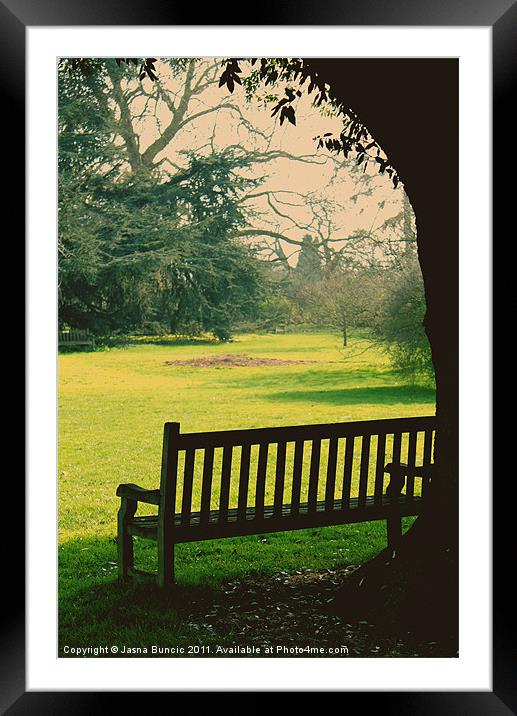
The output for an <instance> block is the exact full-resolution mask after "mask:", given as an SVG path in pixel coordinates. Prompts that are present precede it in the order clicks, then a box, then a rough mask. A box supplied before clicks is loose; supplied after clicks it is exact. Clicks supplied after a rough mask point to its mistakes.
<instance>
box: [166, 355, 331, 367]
mask: <svg viewBox="0 0 517 716" xmlns="http://www.w3.org/2000/svg"><path fill="white" fill-rule="evenodd" d="M303 363H317V361H314V360H290V359H282V358H252V357H251V356H246V355H239V354H237V353H225V354H222V355H213V356H204V357H203V358H192V359H191V360H168V361H165V365H188V366H192V367H194V368H217V367H221V368H255V367H259V366H264V365H295V364H298V365H299V364H303Z"/></svg>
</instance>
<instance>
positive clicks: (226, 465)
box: [219, 445, 233, 522]
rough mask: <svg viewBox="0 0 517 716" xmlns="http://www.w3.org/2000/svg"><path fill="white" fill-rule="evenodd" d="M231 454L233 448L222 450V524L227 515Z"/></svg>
mask: <svg viewBox="0 0 517 716" xmlns="http://www.w3.org/2000/svg"><path fill="white" fill-rule="evenodd" d="M232 452H233V447H232V446H231V445H229V446H228V447H225V448H224V450H223V465H222V469H221V492H220V496H219V518H220V520H221V521H222V522H224V521H225V520H226V517H227V515H228V506H229V504H230V480H231V476H232Z"/></svg>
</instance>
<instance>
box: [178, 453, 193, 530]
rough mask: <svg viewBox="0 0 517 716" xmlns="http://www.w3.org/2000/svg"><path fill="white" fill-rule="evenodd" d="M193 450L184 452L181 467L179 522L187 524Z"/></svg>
mask: <svg viewBox="0 0 517 716" xmlns="http://www.w3.org/2000/svg"><path fill="white" fill-rule="evenodd" d="M195 454H196V451H195V450H187V451H186V453H185V467H184V469H183V494H182V498H181V524H182V525H188V524H189V522H190V513H191V508H192V483H193V481H194V459H195Z"/></svg>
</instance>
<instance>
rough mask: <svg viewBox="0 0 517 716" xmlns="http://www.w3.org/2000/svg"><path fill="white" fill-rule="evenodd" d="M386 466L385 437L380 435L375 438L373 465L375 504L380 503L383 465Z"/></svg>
mask: <svg viewBox="0 0 517 716" xmlns="http://www.w3.org/2000/svg"><path fill="white" fill-rule="evenodd" d="M385 464H386V435H385V433H381V434H380V435H379V436H378V437H377V460H376V463H375V487H374V493H373V494H374V498H375V503H376V504H379V503H381V502H382V493H383V488H384V465H385Z"/></svg>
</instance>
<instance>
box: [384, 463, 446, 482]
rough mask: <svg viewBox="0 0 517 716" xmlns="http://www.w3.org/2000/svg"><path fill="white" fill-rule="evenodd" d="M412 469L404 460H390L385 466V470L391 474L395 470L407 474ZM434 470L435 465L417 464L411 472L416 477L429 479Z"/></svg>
mask: <svg viewBox="0 0 517 716" xmlns="http://www.w3.org/2000/svg"><path fill="white" fill-rule="evenodd" d="M409 471H410V468H409V465H406V463H404V462H389V463H388V464H387V465H386V466H385V467H384V472H388V473H389V474H390V475H391V474H393V473H394V472H398V473H399V474H400V475H404V476H406V475H407V474H408V472H409ZM433 471H434V465H432V464H431V465H417V466H415V467H413V468H411V473H412V474H413V476H414V477H420V478H421V479H422V480H424V479H429V478H430V477H431V476H432V474H433Z"/></svg>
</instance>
